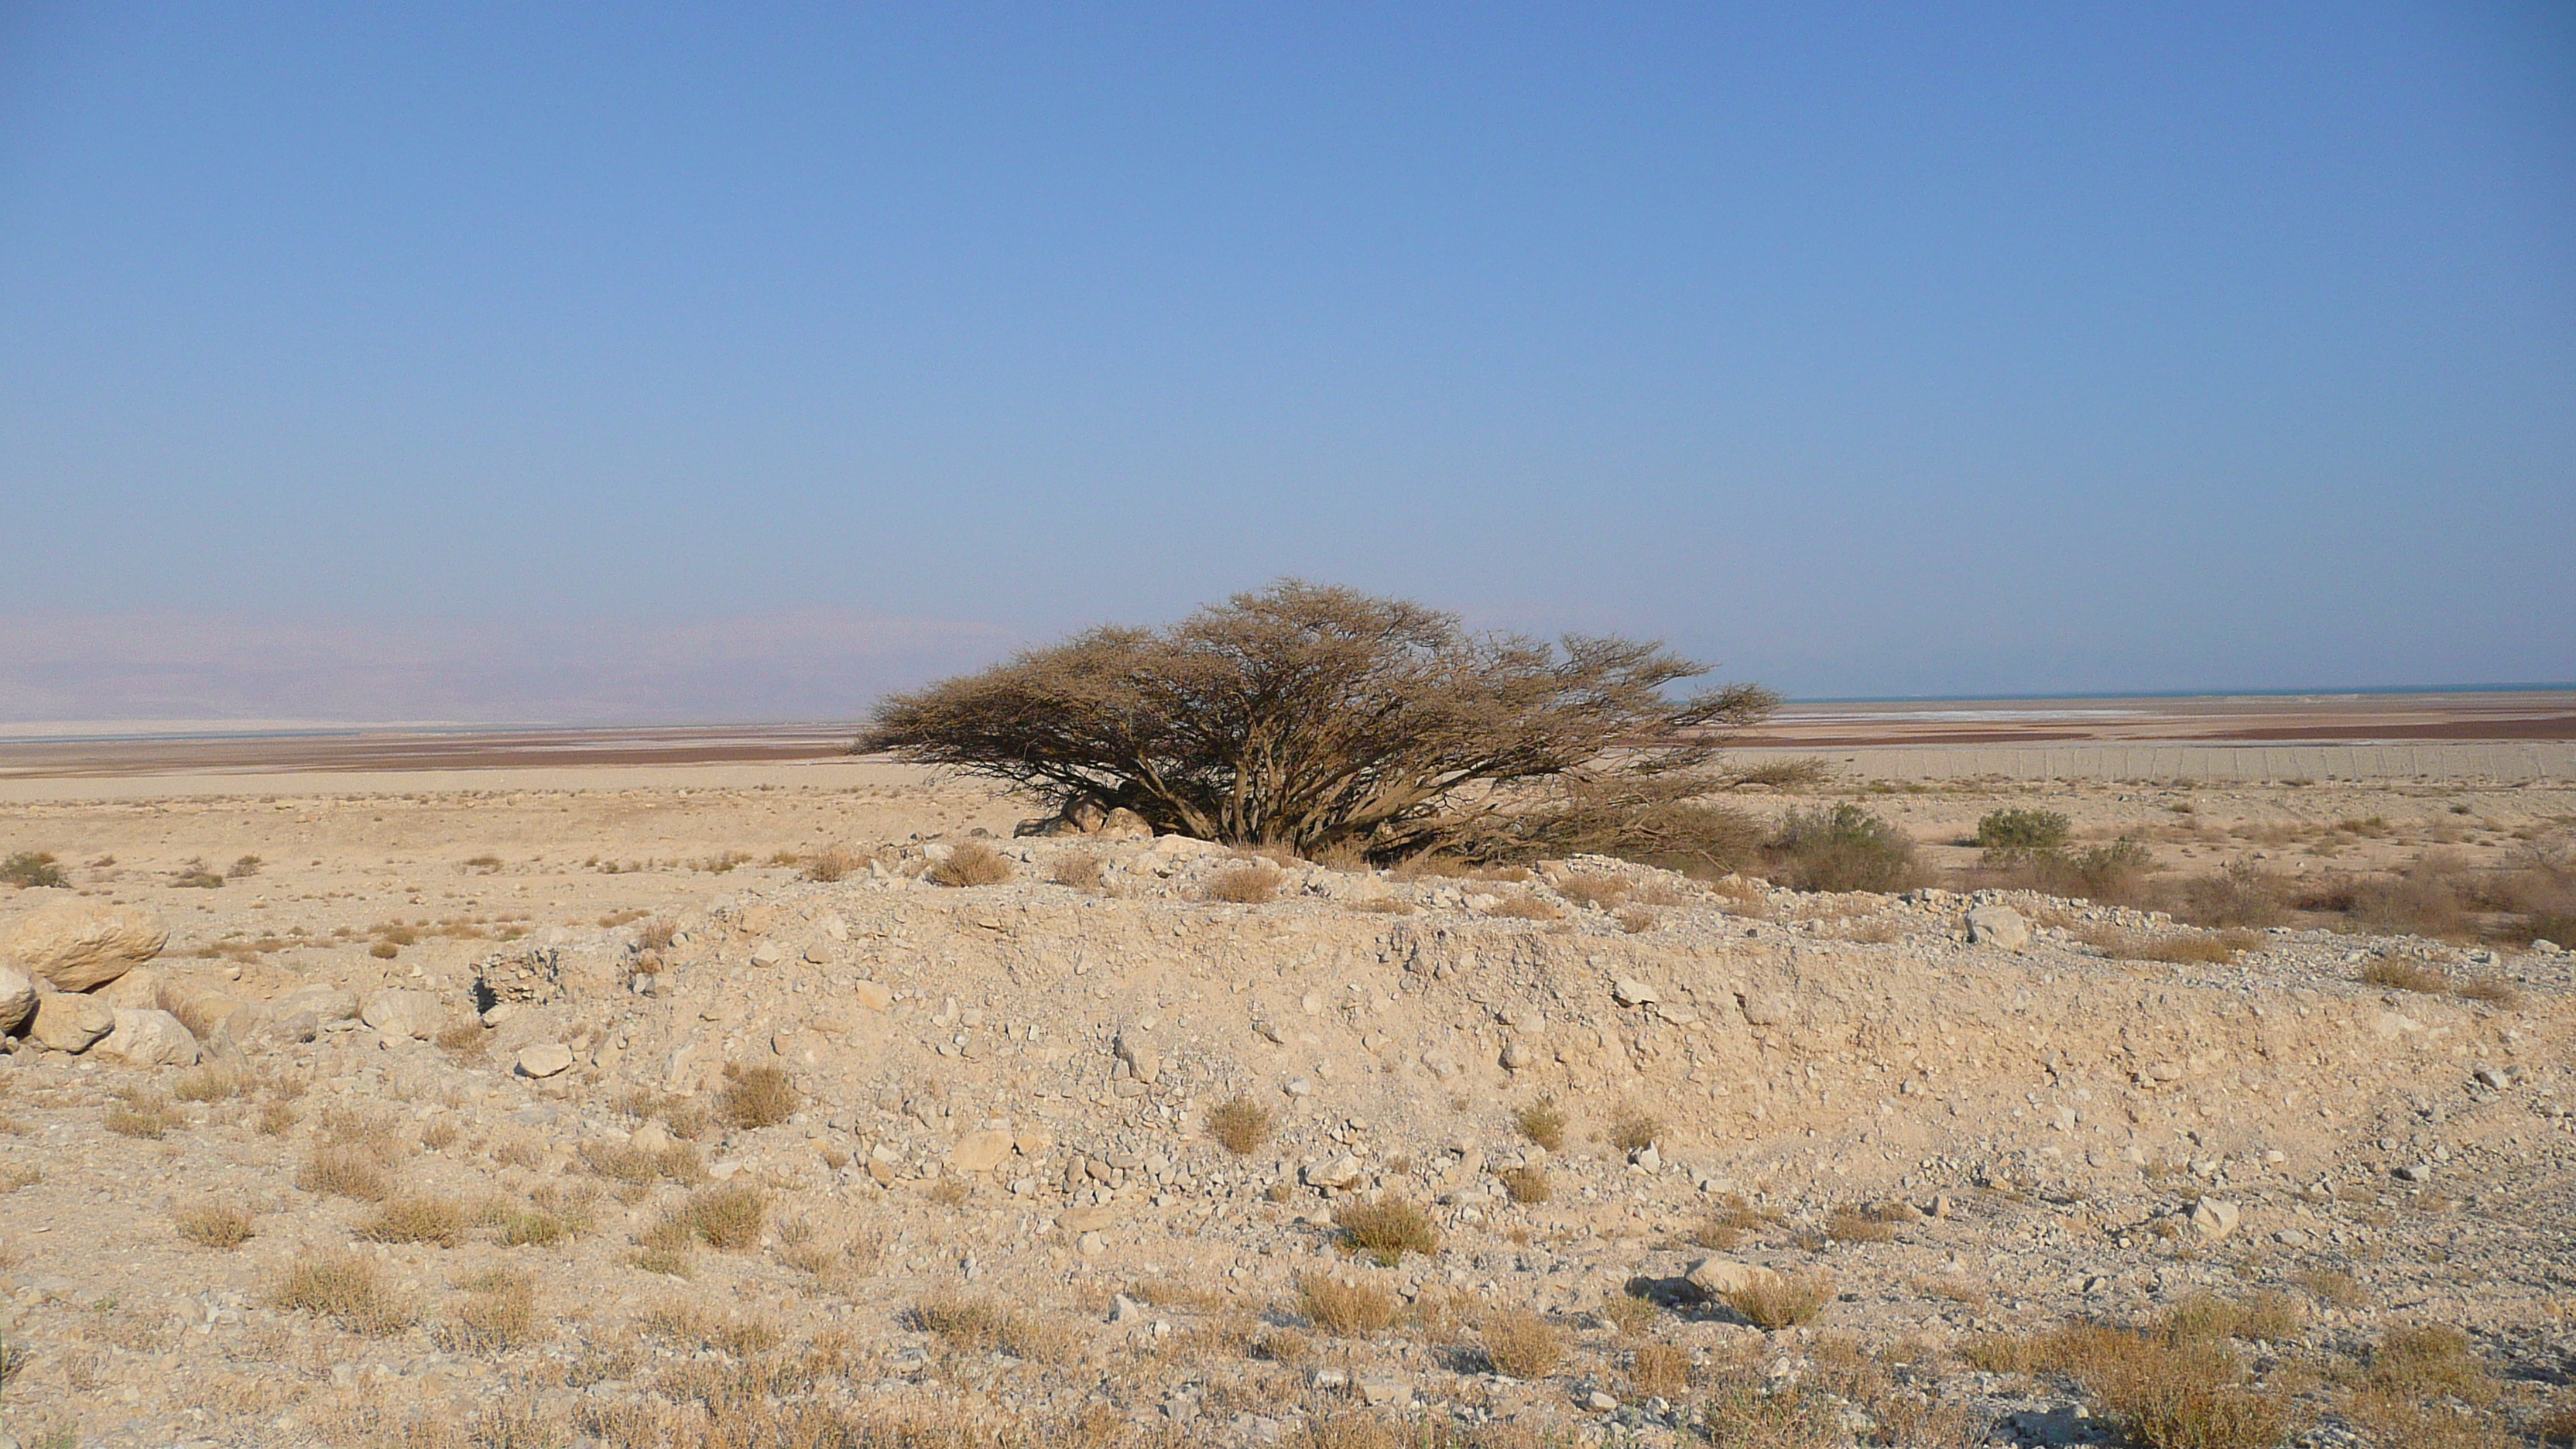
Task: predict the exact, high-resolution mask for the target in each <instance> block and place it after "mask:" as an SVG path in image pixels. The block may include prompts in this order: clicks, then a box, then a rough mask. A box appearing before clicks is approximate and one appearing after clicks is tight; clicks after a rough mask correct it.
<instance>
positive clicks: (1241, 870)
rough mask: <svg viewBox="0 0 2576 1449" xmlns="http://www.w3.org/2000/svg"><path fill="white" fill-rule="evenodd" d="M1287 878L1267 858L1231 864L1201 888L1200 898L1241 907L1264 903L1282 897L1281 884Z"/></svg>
mask: <svg viewBox="0 0 2576 1449" xmlns="http://www.w3.org/2000/svg"><path fill="white" fill-rule="evenodd" d="M1286 879H1287V876H1285V875H1284V874H1282V873H1281V871H1280V869H1279V867H1277V866H1275V865H1272V864H1270V863H1268V862H1267V861H1264V862H1261V863H1259V864H1254V865H1234V866H1228V867H1226V868H1225V869H1223V870H1220V871H1218V872H1217V873H1216V874H1214V875H1212V876H1209V877H1208V878H1207V883H1206V884H1205V885H1202V886H1201V887H1199V899H1201V900H1204V901H1222V902H1226V903H1228V904H1231V905H1238V906H1258V905H1264V904H1267V903H1268V902H1271V901H1275V900H1277V899H1279V886H1280V883H1281V882H1282V881H1284V880H1286Z"/></svg>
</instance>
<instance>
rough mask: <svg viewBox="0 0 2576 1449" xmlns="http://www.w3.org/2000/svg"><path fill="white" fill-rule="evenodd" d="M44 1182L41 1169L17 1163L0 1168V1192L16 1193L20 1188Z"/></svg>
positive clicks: (43, 1171)
mask: <svg viewBox="0 0 2576 1449" xmlns="http://www.w3.org/2000/svg"><path fill="white" fill-rule="evenodd" d="M44 1180H45V1170H44V1169H43V1168H41V1167H35V1166H26V1165H20V1164H17V1163H10V1164H7V1165H5V1166H0V1192H16V1191H17V1190H18V1189H20V1188H22V1187H34V1186H35V1185H36V1184H37V1183H40V1182H42V1181H44Z"/></svg>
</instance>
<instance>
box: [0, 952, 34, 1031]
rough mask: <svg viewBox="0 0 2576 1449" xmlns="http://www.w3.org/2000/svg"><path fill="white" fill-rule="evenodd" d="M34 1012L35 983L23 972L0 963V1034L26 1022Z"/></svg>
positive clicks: (15, 1028) (14, 1029)
mask: <svg viewBox="0 0 2576 1449" xmlns="http://www.w3.org/2000/svg"><path fill="white" fill-rule="evenodd" d="M35 1014H36V983H34V982H32V981H30V980H28V979H27V978H26V976H25V974H24V973H22V972H18V971H14V970H12V969H10V968H9V967H7V966H5V965H0V1036H7V1035H9V1034H10V1033H11V1032H14V1031H16V1030H17V1029H18V1028H20V1027H22V1026H25V1025H26V1024H27V1021H28V1018H30V1017H33V1016H34V1015H35Z"/></svg>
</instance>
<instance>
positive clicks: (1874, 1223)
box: [1825, 1208, 1896, 1243]
mask: <svg viewBox="0 0 2576 1449" xmlns="http://www.w3.org/2000/svg"><path fill="white" fill-rule="evenodd" d="M1825 1236H1826V1237H1828V1238H1831V1239H1833V1240H1834V1241H1835V1242H1837V1243H1884V1242H1886V1241H1888V1240H1889V1239H1891V1238H1893V1237H1895V1236H1896V1229H1894V1228H1892V1227H1889V1226H1888V1225H1887V1224H1886V1223H1885V1222H1883V1221H1881V1220H1880V1219H1879V1218H1878V1216H1877V1215H1876V1214H1874V1213H1871V1212H1868V1211H1866V1210H1864V1209H1861V1208H1836V1209H1834V1210H1833V1212H1832V1214H1831V1215H1829V1216H1828V1217H1827V1218H1826V1219H1825Z"/></svg>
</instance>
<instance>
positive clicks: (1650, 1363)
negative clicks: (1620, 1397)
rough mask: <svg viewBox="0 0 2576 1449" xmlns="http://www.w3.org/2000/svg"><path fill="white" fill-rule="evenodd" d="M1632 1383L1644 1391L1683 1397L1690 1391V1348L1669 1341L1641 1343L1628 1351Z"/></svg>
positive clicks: (1650, 1393)
mask: <svg viewBox="0 0 2576 1449" xmlns="http://www.w3.org/2000/svg"><path fill="white" fill-rule="evenodd" d="M1628 1385H1629V1387H1631V1388H1633V1389H1635V1390H1636V1391H1637V1392H1638V1393H1639V1394H1640V1395H1644V1396H1648V1397H1653V1398H1662V1399H1679V1398H1680V1397H1682V1395H1684V1394H1687V1393H1689V1392H1690V1386H1691V1358H1690V1351H1689V1350H1687V1349H1684V1348H1680V1347H1678V1346H1676V1345H1673V1344H1669V1343H1641V1344H1638V1345H1637V1346H1636V1347H1635V1348H1634V1349H1631V1350H1629V1353H1628Z"/></svg>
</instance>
